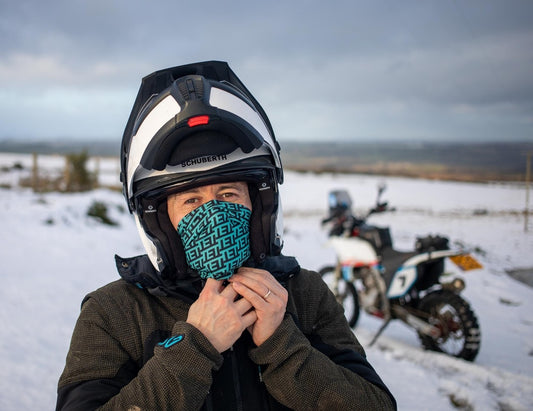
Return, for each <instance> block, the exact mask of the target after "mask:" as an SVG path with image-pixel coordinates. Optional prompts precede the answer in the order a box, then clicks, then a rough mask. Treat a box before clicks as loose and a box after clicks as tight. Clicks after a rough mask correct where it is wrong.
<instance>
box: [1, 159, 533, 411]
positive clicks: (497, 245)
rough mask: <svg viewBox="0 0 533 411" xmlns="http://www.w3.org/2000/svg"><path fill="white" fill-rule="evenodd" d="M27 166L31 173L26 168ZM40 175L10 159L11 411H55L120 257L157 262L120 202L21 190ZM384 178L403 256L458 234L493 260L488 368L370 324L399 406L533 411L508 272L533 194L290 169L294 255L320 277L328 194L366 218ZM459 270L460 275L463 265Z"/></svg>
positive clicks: (7, 335) (478, 275)
mask: <svg viewBox="0 0 533 411" xmlns="http://www.w3.org/2000/svg"><path fill="white" fill-rule="evenodd" d="M17 162H18V163H20V165H22V166H23V167H22V169H20V167H19V168H18V169H12V166H13V164H14V163H17ZM30 165H31V156H28V155H14V154H1V153H0V167H2V170H1V171H0V186H1V187H2V188H0V207H1V209H2V211H3V212H2V213H1V215H0V227H1V232H2V240H1V243H0V244H1V247H0V259H1V261H2V265H1V267H2V270H1V273H0V275H1V281H2V287H0V320H1V324H2V327H1V328H0V333H1V334H0V335H1V339H0V363H1V364H2V367H0V410H34V409H48V410H50V409H54V406H55V398H56V384H57V380H58V378H59V375H60V373H61V371H62V368H63V366H64V360H65V356H66V353H67V350H68V345H69V340H70V336H71V333H72V329H73V326H74V323H75V321H76V318H77V316H78V313H79V307H80V302H81V300H82V299H83V297H84V295H85V294H87V293H88V292H90V291H92V290H93V289H95V288H97V287H100V286H102V285H104V284H106V283H108V282H110V281H113V280H115V279H117V278H118V274H117V273H116V271H115V268H114V259H113V256H114V254H115V253H117V254H119V255H122V256H131V255H135V254H140V253H143V252H144V250H143V249H142V246H141V245H140V241H139V240H138V236H137V232H136V229H135V226H134V223H133V220H132V218H131V216H130V215H129V214H127V212H126V211H125V203H124V200H123V198H122V195H121V194H120V193H119V192H117V191H112V190H108V189H98V190H95V191H92V192H89V193H82V194H60V193H48V194H35V193H33V192H32V191H31V190H29V189H21V188H18V187H17V183H18V180H19V179H20V178H21V177H27V176H29V174H30V171H29V166H30ZM39 165H40V167H42V168H43V169H48V170H52V171H53V170H56V171H57V170H61V168H62V167H63V165H64V160H63V159H62V158H61V157H53V156H48V157H40V159H39ZM91 166H94V163H91ZM99 167H100V171H101V175H100V179H101V181H102V182H103V183H104V184H118V169H119V167H118V162H117V161H116V160H114V159H107V160H102V161H101V162H100V164H99ZM52 171H51V172H52ZM381 182H386V184H387V191H386V192H385V194H384V196H383V199H384V200H388V201H389V204H390V205H391V206H394V207H396V211H395V212H393V213H387V214H381V215H375V216H373V217H372V218H371V220H370V222H371V223H373V224H376V225H389V226H390V227H391V231H392V235H393V239H394V241H395V245H396V248H398V249H402V250H407V249H409V248H411V247H412V245H413V244H414V241H415V237H416V236H417V235H426V234H445V235H447V236H448V237H449V238H450V240H451V243H453V242H460V243H462V244H464V245H466V246H468V247H471V248H472V249H475V250H476V252H475V253H474V255H475V256H476V258H478V260H480V261H481V262H482V263H483V264H484V268H483V269H481V270H477V271H470V272H468V273H460V275H461V276H462V277H463V278H464V279H465V281H466V284H467V288H466V290H465V291H464V296H465V298H466V299H467V300H468V301H469V302H470V304H471V306H472V308H473V310H474V311H475V313H476V314H477V316H478V319H479V322H480V326H481V333H482V339H481V351H480V353H479V355H478V357H477V359H476V361H475V362H474V363H468V362H465V361H462V360H457V359H454V358H450V357H447V356H445V355H441V354H437V353H433V352H427V351H423V350H422V349H421V348H420V344H419V342H418V339H417V336H416V334H415V333H414V332H413V331H412V330H410V329H408V328H407V327H405V326H404V325H403V324H401V323H394V322H393V323H392V324H391V325H390V326H389V327H388V328H387V329H386V330H385V332H384V334H383V335H382V336H381V337H380V338H379V339H378V341H377V343H376V344H375V345H374V346H372V347H367V345H368V342H369V341H370V340H371V338H372V336H373V334H374V333H375V331H376V330H377V329H378V328H379V326H380V325H381V323H380V321H378V320H377V319H373V318H370V317H368V316H366V315H362V317H361V319H360V322H359V323H358V325H357V328H356V329H355V333H356V335H357V336H358V338H359V339H360V341H361V342H362V343H363V345H364V346H366V350H367V355H368V357H369V360H370V362H371V363H372V365H373V366H374V367H375V368H376V369H377V371H378V373H379V374H380V375H381V377H382V378H383V379H384V381H385V382H386V384H387V385H388V386H389V388H390V389H391V391H392V392H393V393H394V395H395V396H396V399H397V401H398V406H399V409H400V410H456V409H469V410H505V411H509V410H531V409H533V316H532V314H531V313H532V312H533V289H532V288H531V287H529V286H527V285H525V284H523V283H521V282H518V281H516V280H514V279H512V278H510V277H509V276H508V275H507V274H506V270H509V269H518V268H531V267H533V221H531V220H533V218H530V224H529V231H528V232H525V230H524V216H523V210H524V206H525V187H524V185H523V184H518V183H517V184H496V183H495V184H473V183H451V182H441V181H428V180H415V179H406V178H391V177H387V178H383V177H376V176H361V175H343V176H340V175H326V174H324V175H319V176H317V175H313V174H298V173H292V172H288V173H286V179H285V184H284V185H283V186H282V197H283V209H284V220H285V231H286V233H285V248H284V253H285V254H288V255H295V256H297V257H298V258H299V260H300V263H301V265H302V266H304V267H306V268H311V269H319V268H320V267H322V266H324V265H326V264H332V263H334V255H333V252H332V250H331V249H328V248H326V247H325V246H324V245H325V243H326V240H327V238H326V237H327V236H326V231H325V229H322V228H321V226H320V220H321V218H322V217H324V216H325V215H326V211H327V193H328V191H329V190H331V189H340V188H343V189H347V190H349V192H350V194H351V195H352V199H353V200H354V202H355V210H356V211H358V212H360V213H364V211H366V210H367V209H368V208H369V207H371V206H372V205H373V204H374V201H375V196H376V192H377V186H378V184H379V183H381ZM7 187H11V188H7ZM532 196H533V193H532ZM95 200H97V201H101V202H104V203H105V204H107V206H108V208H109V215H110V217H111V218H112V219H114V220H115V221H116V222H117V223H118V225H117V226H114V227H113V226H107V225H103V224H101V223H99V222H98V221H96V220H94V219H93V218H91V217H88V216H87V210H88V208H89V207H90V205H91V204H93V202H94V201H95ZM447 269H448V270H450V271H451V270H455V268H454V267H453V265H451V264H447Z"/></svg>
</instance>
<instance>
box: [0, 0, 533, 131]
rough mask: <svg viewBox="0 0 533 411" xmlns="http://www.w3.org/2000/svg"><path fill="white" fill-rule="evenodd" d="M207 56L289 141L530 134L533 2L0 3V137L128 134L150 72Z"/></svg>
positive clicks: (88, 0)
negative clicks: (230, 73)
mask: <svg viewBox="0 0 533 411" xmlns="http://www.w3.org/2000/svg"><path fill="white" fill-rule="evenodd" d="M211 59H216V60H224V61H227V62H228V63H229V64H230V66H231V67H232V69H233V70H234V71H235V72H236V73H237V75H238V76H239V77H240V78H241V80H243V82H244V83H245V84H246V85H247V87H248V88H249V89H250V91H251V92H252V93H253V94H254V95H255V97H256V98H257V99H258V100H259V101H260V102H261V104H262V105H263V107H264V108H265V110H266V111H267V113H268V114H269V117H270V120H271V122H272V123H273V126H274V129H275V131H276V134H277V137H278V139H279V140H280V141H288V140H296V139H298V140H302V141H311V140H322V141H323V140H327V141H329V140H331V141H333V140H340V139H342V140H354V141H363V140H364V141H368V140H376V139H381V140H391V139H392V140H406V139H408V140H431V141H448V140H454V141H457V140H483V141H510V140H528V141H533V1H529V0H499V1H495V0H477V1H473V0H472V1H469V0H412V1H404V0H369V1H358V0H348V1H337V0H329V1H323V0H322V1H314V0H309V1H304V0H295V1H291V0H282V1H277V0H270V1H261V2H259V1H251V0H247V1H233V2H224V1H222V0H216V1H215V0H201V1H180V0H152V1H136V0H47V1H43V0H23V1H12V0H0V139H5V138H16V139H23V138H33V139H35V138H37V139H41V138H56V137H61V138H97V139H109V140H117V141H118V140H120V138H121V135H122V132H123V130H124V126H125V123H126V120H127V118H128V115H129V112H130V109H131V106H132V104H133V100H134V98H135V95H136V93H137V91H138V88H139V85H140V81H141V78H142V77H143V76H145V75H147V74H149V73H151V72H153V71H155V70H158V69H162V68H165V67H169V66H176V65H181V64H186V63H191V62H195V61H201V60H211Z"/></svg>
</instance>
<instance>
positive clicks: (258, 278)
mask: <svg viewBox="0 0 533 411" xmlns="http://www.w3.org/2000/svg"><path fill="white" fill-rule="evenodd" d="M228 281H229V282H230V283H231V285H232V286H233V289H234V290H235V292H236V293H238V294H240V295H241V296H242V297H243V298H242V299H243V300H246V301H247V302H248V303H249V304H251V306H253V308H254V310H255V314H256V318H257V320H256V321H254V322H253V323H252V325H251V326H250V328H249V330H250V333H251V334H252V338H253V340H254V343H255V345H257V346H259V345H261V344H262V343H264V342H265V341H266V340H267V339H268V338H269V337H270V336H271V335H272V334H273V333H274V331H276V329H277V328H278V327H279V325H280V324H281V321H282V320H283V317H284V315H285V310H286V308H287V300H288V293H287V290H286V289H285V288H283V286H282V285H281V284H280V283H279V282H278V281H277V280H276V279H275V278H274V277H273V276H272V275H271V274H270V273H269V272H268V271H265V270H260V269H256V268H249V267H241V268H239V270H238V271H237V273H236V274H234V275H233V276H231V277H230V278H229V280H228ZM227 288H229V287H227Z"/></svg>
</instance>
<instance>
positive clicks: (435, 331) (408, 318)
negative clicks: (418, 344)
mask: <svg viewBox="0 0 533 411" xmlns="http://www.w3.org/2000/svg"><path fill="white" fill-rule="evenodd" d="M392 312H393V313H394V315H395V316H396V317H398V318H399V319H400V320H402V321H403V322H405V323H406V324H408V325H410V326H411V327H413V328H414V329H415V330H417V331H418V332H421V333H422V334H425V335H428V336H430V337H432V338H439V337H440V336H441V331H440V329H439V328H437V327H435V326H433V325H431V324H429V323H427V322H426V321H424V320H422V319H420V318H418V317H416V316H414V315H413V314H411V313H410V312H409V311H407V310H406V309H405V308H403V307H400V306H399V305H393V306H392Z"/></svg>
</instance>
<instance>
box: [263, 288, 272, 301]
mask: <svg viewBox="0 0 533 411" xmlns="http://www.w3.org/2000/svg"><path fill="white" fill-rule="evenodd" d="M267 290H268V291H267V293H266V294H265V295H264V296H263V300H266V299H267V298H268V297H269V296H270V294H272V291H270V288H267Z"/></svg>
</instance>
